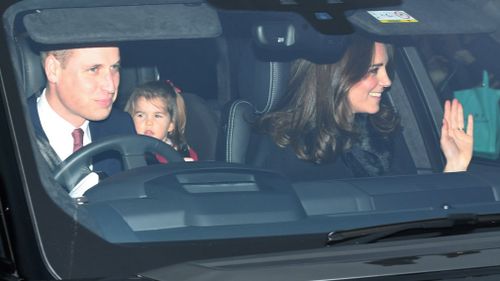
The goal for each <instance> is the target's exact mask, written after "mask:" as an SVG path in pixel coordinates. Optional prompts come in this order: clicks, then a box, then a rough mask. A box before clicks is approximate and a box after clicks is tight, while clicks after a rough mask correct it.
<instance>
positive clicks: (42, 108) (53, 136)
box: [37, 90, 92, 160]
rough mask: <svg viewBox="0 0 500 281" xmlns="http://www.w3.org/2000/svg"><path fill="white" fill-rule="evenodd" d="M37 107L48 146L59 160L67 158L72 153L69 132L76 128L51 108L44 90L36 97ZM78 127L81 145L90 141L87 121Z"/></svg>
mask: <svg viewBox="0 0 500 281" xmlns="http://www.w3.org/2000/svg"><path fill="white" fill-rule="evenodd" d="M37 108H38V117H39V118H40V123H41V124H42V128H43V131H44V132H45V135H46V136H47V138H48V139H49V143H50V146H52V148H53V149H54V151H55V152H56V153H57V155H58V156H59V158H60V159H61V160H64V159H66V158H68V156H70V155H71V154H72V153H73V137H72V136H71V133H72V132H73V130H74V129H76V128H75V127H74V126H73V125H71V124H70V123H69V122H68V121H66V120H64V119H63V118H62V117H61V116H60V115H59V114H57V113H56V112H55V111H54V110H53V109H52V107H51V106H50V104H49V103H48V101H47V97H46V96H45V90H43V93H42V95H41V96H40V97H39V98H38V99H37ZM80 128H81V129H82V130H83V145H87V144H89V143H91V142H92V136H91V135H90V130H89V121H88V120H86V121H85V122H84V123H83V125H81V126H80Z"/></svg>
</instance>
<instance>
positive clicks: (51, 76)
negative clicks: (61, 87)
mask: <svg viewBox="0 0 500 281" xmlns="http://www.w3.org/2000/svg"><path fill="white" fill-rule="evenodd" d="M44 70H45V75H46V76H47V80H48V82H50V83H57V81H58V79H59V73H60V71H61V62H60V61H58V60H57V59H56V58H55V57H54V55H50V54H49V55H48V56H47V58H46V59H45V64H44Z"/></svg>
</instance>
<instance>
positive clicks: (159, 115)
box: [155, 114, 163, 119]
mask: <svg viewBox="0 0 500 281" xmlns="http://www.w3.org/2000/svg"><path fill="white" fill-rule="evenodd" d="M155 118H158V119H160V118H163V114H155Z"/></svg>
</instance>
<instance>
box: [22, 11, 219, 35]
mask: <svg viewBox="0 0 500 281" xmlns="http://www.w3.org/2000/svg"><path fill="white" fill-rule="evenodd" d="M23 22H24V25H25V27H26V30H27V32H28V34H29V36H30V37H31V39H32V40H33V41H35V42H37V43H41V44H78V43H103V42H119V41H131V40H152V39H154V40H160V39H186V38H211V37H217V36H219V35H220V34H221V26H220V22H219V18H218V15H217V12H216V11H215V10H214V9H213V8H211V7H209V6H207V5H206V4H202V3H199V4H196V5H192V4H162V5H140V6H133V5H131V6H120V7H87V8H61V9H40V10H37V11H36V12H34V13H31V14H27V15H25V16H24V18H23Z"/></svg>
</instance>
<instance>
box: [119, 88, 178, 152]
mask: <svg viewBox="0 0 500 281" xmlns="http://www.w3.org/2000/svg"><path fill="white" fill-rule="evenodd" d="M140 97H143V98H145V99H146V100H148V101H149V100H152V99H155V98H159V99H160V100H161V101H162V103H163V106H164V107H165V112H167V113H168V114H169V115H170V120H171V121H172V122H173V124H174V130H173V131H172V132H169V133H168V138H169V140H170V141H172V143H173V145H174V147H175V148H176V149H184V148H185V147H186V146H187V142H186V137H185V136H184V129H185V127H186V106H185V104H184V99H183V98H182V96H181V95H180V94H179V93H177V89H176V88H175V86H173V84H171V83H170V82H169V81H167V82H161V81H152V82H146V83H144V84H141V85H139V86H137V87H136V88H135V89H134V91H133V92H132V94H131V96H130V98H129V100H128V101H127V104H126V105H125V111H127V112H128V113H129V114H130V115H131V116H133V115H134V112H135V105H136V102H137V100H138V99H139V98H140Z"/></svg>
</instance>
